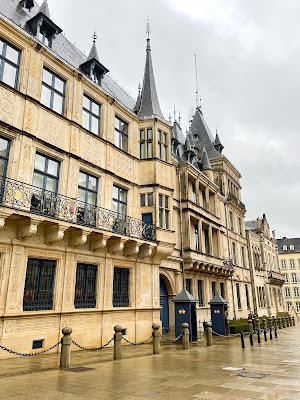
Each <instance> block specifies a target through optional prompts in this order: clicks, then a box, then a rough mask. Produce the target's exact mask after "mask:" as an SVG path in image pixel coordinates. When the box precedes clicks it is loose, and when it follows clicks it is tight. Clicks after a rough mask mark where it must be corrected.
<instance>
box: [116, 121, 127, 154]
mask: <svg viewBox="0 0 300 400" xmlns="http://www.w3.org/2000/svg"><path fill="white" fill-rule="evenodd" d="M115 145H116V146H117V147H118V148H119V149H121V150H124V151H128V124H127V123H126V122H124V121H122V120H121V119H120V118H118V117H115Z"/></svg>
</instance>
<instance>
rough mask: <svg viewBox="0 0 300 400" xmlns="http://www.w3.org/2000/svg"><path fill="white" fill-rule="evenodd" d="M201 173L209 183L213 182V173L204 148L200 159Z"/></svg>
mask: <svg viewBox="0 0 300 400" xmlns="http://www.w3.org/2000/svg"><path fill="white" fill-rule="evenodd" d="M201 171H202V172H203V173H204V175H206V176H207V177H208V178H209V179H210V180H211V181H213V180H214V173H213V170H212V167H211V164H210V161H209V158H208V155H207V152H206V148H205V147H204V148H203V151H202V159H201Z"/></svg>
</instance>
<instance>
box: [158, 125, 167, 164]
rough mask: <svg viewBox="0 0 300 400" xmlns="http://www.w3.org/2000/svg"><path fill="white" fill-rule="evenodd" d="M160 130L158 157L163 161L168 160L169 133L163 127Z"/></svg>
mask: <svg viewBox="0 0 300 400" xmlns="http://www.w3.org/2000/svg"><path fill="white" fill-rule="evenodd" d="M157 132H158V140H157V143H158V158H159V159H160V160H161V161H165V162H168V134H167V133H166V132H163V131H162V130H161V129H158V130H157Z"/></svg>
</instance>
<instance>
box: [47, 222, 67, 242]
mask: <svg viewBox="0 0 300 400" xmlns="http://www.w3.org/2000/svg"><path fill="white" fill-rule="evenodd" d="M67 229H68V226H64V225H55V226H51V227H48V228H46V229H45V233H46V235H45V244H54V243H57V242H60V241H61V240H63V238H64V235H65V231H66V230H67Z"/></svg>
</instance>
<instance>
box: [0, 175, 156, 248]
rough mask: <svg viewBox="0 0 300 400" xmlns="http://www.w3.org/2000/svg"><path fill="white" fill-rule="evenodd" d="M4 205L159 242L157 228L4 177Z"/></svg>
mask: <svg viewBox="0 0 300 400" xmlns="http://www.w3.org/2000/svg"><path fill="white" fill-rule="evenodd" d="M0 205H1V206H2V207H7V208H12V209H17V210H21V211H26V212H29V213H31V214H35V215H41V216H45V217H47V218H51V219H55V220H60V221H65V222H69V223H71V224H76V225H81V226H86V227H89V228H93V229H95V230H101V231H108V232H113V233H115V234H117V235H123V236H127V237H130V238H134V239H141V240H144V241H149V242H155V240H156V236H155V233H156V228H155V225H153V224H146V223H144V222H143V221H141V220H139V219H136V218H132V217H128V216H126V215H122V214H119V213H116V212H114V211H111V210H106V209H104V208H100V207H96V206H93V205H91V204H85V203H82V202H80V201H78V200H77V199H74V198H70V197H66V196H62V195H60V194H56V193H53V192H50V191H47V190H42V189H40V188H37V187H35V186H31V185H27V184H26V183H23V182H18V181H15V180H13V179H8V178H4V177H0Z"/></svg>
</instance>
